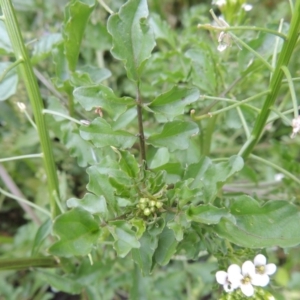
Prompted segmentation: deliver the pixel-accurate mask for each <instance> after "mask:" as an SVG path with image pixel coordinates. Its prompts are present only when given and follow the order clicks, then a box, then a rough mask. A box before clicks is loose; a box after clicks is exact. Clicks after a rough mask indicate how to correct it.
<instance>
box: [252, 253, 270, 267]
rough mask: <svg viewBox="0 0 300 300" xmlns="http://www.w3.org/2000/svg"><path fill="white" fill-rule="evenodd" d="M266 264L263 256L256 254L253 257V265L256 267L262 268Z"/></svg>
mask: <svg viewBox="0 0 300 300" xmlns="http://www.w3.org/2000/svg"><path fill="white" fill-rule="evenodd" d="M266 263H267V259H266V257H265V256H264V255H262V254H258V255H256V256H255V257H254V264H255V265H256V266H264V265H265V264H266Z"/></svg>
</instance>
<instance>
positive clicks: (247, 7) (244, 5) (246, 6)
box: [242, 3, 253, 11]
mask: <svg viewBox="0 0 300 300" xmlns="http://www.w3.org/2000/svg"><path fill="white" fill-rule="evenodd" d="M242 8H243V9H244V11H250V10H251V9H252V8H253V6H252V5H251V4H248V3H244V4H243V5H242Z"/></svg>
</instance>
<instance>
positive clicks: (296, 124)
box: [291, 116, 300, 139]
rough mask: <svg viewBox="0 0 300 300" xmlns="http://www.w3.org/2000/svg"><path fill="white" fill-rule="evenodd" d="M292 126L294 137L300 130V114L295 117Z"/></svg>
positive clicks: (292, 136)
mask: <svg viewBox="0 0 300 300" xmlns="http://www.w3.org/2000/svg"><path fill="white" fill-rule="evenodd" d="M292 127H293V133H292V135H291V138H292V139H293V138H294V137H295V136H296V134H297V133H298V132H299V131H300V116H298V117H297V118H296V119H293V121H292Z"/></svg>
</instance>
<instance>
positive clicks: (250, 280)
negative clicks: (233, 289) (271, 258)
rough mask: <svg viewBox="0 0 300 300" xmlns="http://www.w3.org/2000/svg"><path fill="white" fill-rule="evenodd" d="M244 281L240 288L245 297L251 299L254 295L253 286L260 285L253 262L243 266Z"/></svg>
mask: <svg viewBox="0 0 300 300" xmlns="http://www.w3.org/2000/svg"><path fill="white" fill-rule="evenodd" d="M242 275H243V276H242V279H241V282H240V288H241V290H242V292H243V294H244V295H246V296H247V297H251V296H253V294H254V288H253V286H252V285H258V284H257V283H258V278H257V275H256V273H255V266H254V264H253V262H252V261H250V260H247V261H245V262H244V263H243V265H242Z"/></svg>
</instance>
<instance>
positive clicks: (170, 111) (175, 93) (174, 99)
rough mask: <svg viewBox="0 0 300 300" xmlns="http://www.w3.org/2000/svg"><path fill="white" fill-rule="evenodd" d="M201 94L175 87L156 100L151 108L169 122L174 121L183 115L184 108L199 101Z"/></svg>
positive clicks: (193, 90) (151, 104)
mask: <svg viewBox="0 0 300 300" xmlns="http://www.w3.org/2000/svg"><path fill="white" fill-rule="evenodd" d="M199 96H200V93H199V90H198V89H195V88H194V89H187V88H182V87H178V86H174V87H173V88H172V89H171V90H169V91H168V92H166V93H164V94H161V95H160V96H158V97H157V98H156V99H154V100H153V101H152V102H151V103H150V105H149V107H150V108H151V109H152V110H153V111H154V112H156V113H159V114H162V115H164V116H165V117H166V118H167V120H170V121H172V120H173V119H174V117H176V116H178V115H182V114H183V113H184V108H185V107H186V106H187V105H189V104H191V103H193V102H195V101H197V100H198V99H199Z"/></svg>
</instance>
